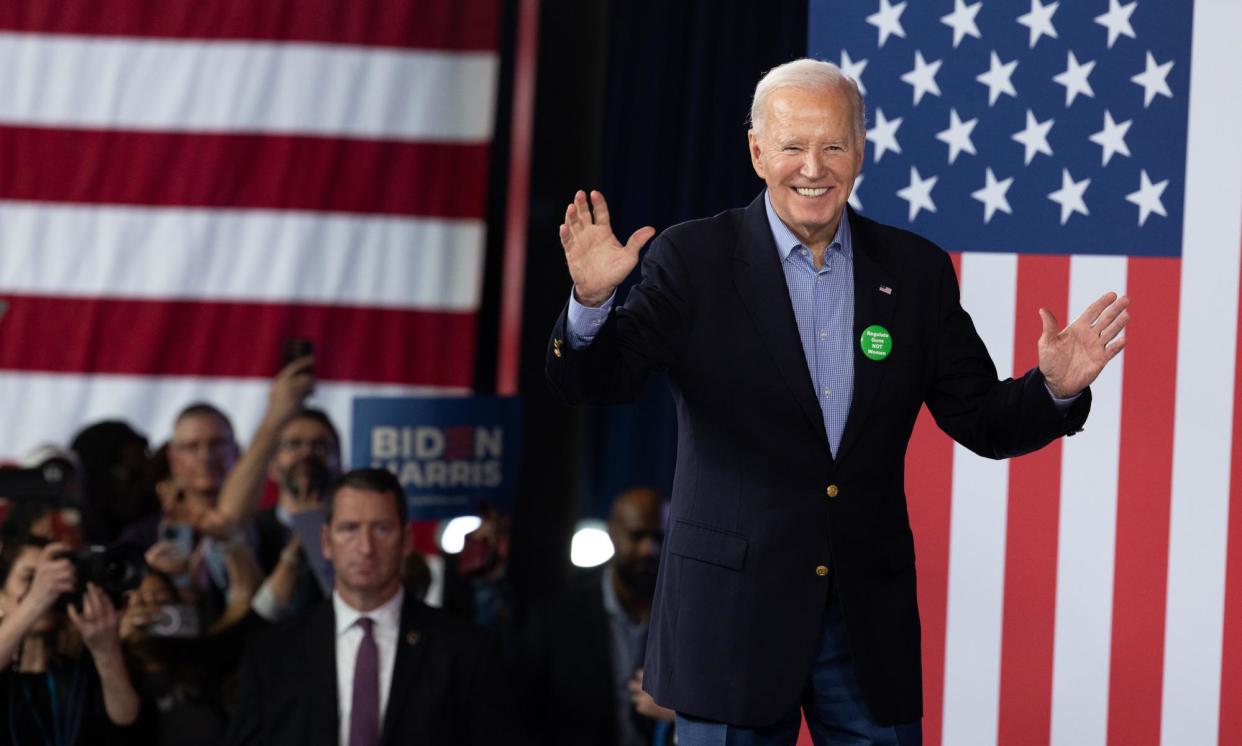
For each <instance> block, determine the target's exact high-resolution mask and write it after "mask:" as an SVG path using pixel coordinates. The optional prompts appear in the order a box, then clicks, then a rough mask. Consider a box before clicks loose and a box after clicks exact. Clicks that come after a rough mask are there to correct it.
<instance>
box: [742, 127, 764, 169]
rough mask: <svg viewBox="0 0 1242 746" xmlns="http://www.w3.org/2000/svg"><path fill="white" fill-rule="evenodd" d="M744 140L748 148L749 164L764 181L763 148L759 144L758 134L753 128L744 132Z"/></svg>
mask: <svg viewBox="0 0 1242 746" xmlns="http://www.w3.org/2000/svg"><path fill="white" fill-rule="evenodd" d="M746 142H747V144H748V145H749V149H750V165H751V166H753V167H754V169H755V174H756V175H757V176H758V177H759V178H760V179H763V180H765V181H766V180H767V177H766V176H764V175H763V172H764V168H763V148H762V147H761V146H760V144H759V136H758V135H756V134H755V131H754V130H753V129H752V130H750V131H749V132H747V133H746Z"/></svg>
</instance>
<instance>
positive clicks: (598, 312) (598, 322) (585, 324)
mask: <svg viewBox="0 0 1242 746" xmlns="http://www.w3.org/2000/svg"><path fill="white" fill-rule="evenodd" d="M616 298H617V291H616V290H614V291H612V295H610V296H608V300H606V301H604V302H603V304H602V305H601V306H600V307H599V308H591V307H590V306H584V305H582V304H581V303H579V302H578V298H577V294H576V293H574V291H572V290H571V291H569V313H568V314H567V315H566V321H565V337H566V338H567V339H568V340H569V348H570V349H572V350H581V349H583V348H585V347H587V346H588V345H590V344H591V342H592V341H593V340H594V339H595V335H596V334H598V333H599V328H600V327H601V326H603V325H604V322H605V321H607V320H608V312H609V311H611V310H612V303H613V301H614V300H616Z"/></svg>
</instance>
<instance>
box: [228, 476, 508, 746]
mask: <svg viewBox="0 0 1242 746" xmlns="http://www.w3.org/2000/svg"><path fill="white" fill-rule="evenodd" d="M405 520H406V510H405V493H404V491H403V490H402V489H401V485H400V483H399V482H398V481H397V478H396V477H395V476H393V475H392V473H391V472H388V471H385V470H383V469H356V470H354V471H351V472H349V473H347V474H345V475H344V476H343V477H341V479H340V481H339V483H338V484H337V486H336V488H335V489H334V490H333V492H332V494H331V497H330V499H329V501H328V503H327V525H326V526H325V527H324V531H323V537H322V545H323V547H322V548H323V553H324V556H325V557H327V558H328V559H329V561H331V563H332V567H333V570H334V572H335V590H334V591H333V594H332V598H331V599H330V600H329V601H327V602H325V603H324V604H323V605H322V606H320V607H319V609H318V610H317V611H316V612H314V613H313V614H311V615H310V616H308V617H303V618H300V619H298V620H295V621H293V622H291V623H289V624H287V625H284V626H278V627H274V628H271V629H269V630H265V631H264V633H263V634H261V635H259V636H258V637H257V639H255V640H254V641H253V644H252V646H251V648H250V650H249V651H248V652H247V654H246V658H245V660H244V661H243V664H242V669H241V672H240V673H239V675H238V684H237V696H236V707H235V712H234V716H233V719H232V722H231V723H230V725H229V731H228V735H227V737H226V739H225V742H226V743H228V744H233V745H240V744H255V745H258V744H262V745H263V746H279V745H280V744H287V745H288V746H294V745H295V744H296V745H297V746H316V745H319V746H337V745H338V744H339V746H377V744H405V743H425V744H449V743H452V744H495V743H522V742H524V739H523V737H522V734H521V731H520V729H519V727H518V725H517V723H516V718H515V715H514V714H513V712H512V710H513V707H512V702H511V699H510V697H511V692H508V691H506V690H505V689H504V687H503V686H502V682H503V678H502V675H501V670H500V660H499V654H498V652H497V651H496V649H495V647H494V646H493V645H492V643H491V641H490V639H489V638H488V636H487V635H485V634H484V633H483V632H482V631H480V630H478V629H477V628H475V627H474V626H473V625H471V624H469V623H467V622H464V621H460V620H457V619H456V618H455V617H452V616H450V615H448V614H446V613H445V612H442V611H439V610H437V609H432V608H430V607H428V606H426V605H425V604H423V603H422V601H420V600H418V599H416V598H414V597H413V596H411V595H407V594H406V593H405V592H404V590H403V588H402V583H401V565H402V558H403V557H404V554H405V541H406V538H405V537H406V530H405Z"/></svg>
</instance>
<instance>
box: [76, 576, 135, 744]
mask: <svg viewBox="0 0 1242 746" xmlns="http://www.w3.org/2000/svg"><path fill="white" fill-rule="evenodd" d="M68 614H69V621H70V622H72V623H73V626H74V627H76V628H77V630H78V634H80V635H81V636H82V642H83V643H84V644H85V645H86V648H87V650H89V651H91V658H93V659H94V661H95V670H96V671H98V672H99V680H100V683H101V684H102V685H103V687H102V688H103V698H104V709H105V710H106V711H107V713H108V719H109V720H111V721H112V722H114V723H116V724H118V725H128V724H130V723H132V722H134V721H135V720H137V719H138V710H139V707H140V705H139V701H138V692H136V691H135V690H134V685H133V683H132V682H131V681H130V678H129V674H128V672H127V671H126V669H125V659H124V657H123V656H122V655H121V634H120V627H121V615H120V613H118V612H117V609H116V606H115V605H114V604H113V603H112V599H110V598H108V594H106V593H104V592H103V590H102V589H101V588H100V587H99V586H97V585H95V584H94V583H87V584H86V592H85V593H84V594H82V607H81V610H78V609H75V608H74V607H73V605H72V604H70V605H69V608H68Z"/></svg>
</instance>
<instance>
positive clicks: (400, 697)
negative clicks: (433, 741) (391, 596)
mask: <svg viewBox="0 0 1242 746" xmlns="http://www.w3.org/2000/svg"><path fill="white" fill-rule="evenodd" d="M422 621H423V620H422V609H421V607H420V605H419V602H418V600H417V599H415V598H414V597H413V595H411V594H410V593H409V592H408V591H407V592H406V594H405V600H404V601H403V602H402V605H401V631H400V633H399V635H398V637H397V656H396V660H395V661H394V662H393V670H392V685H391V686H390V687H389V689H388V707H387V709H386V710H385V712H384V726H383V728H382V729H381V730H380V740H379V742H380V743H381V744H388V743H392V742H393V741H392V739H393V738H394V733H393V729H394V728H395V727H396V721H397V718H398V717H399V714H400V713H401V712H402V711H405V710H409V711H410V712H418V708H409V707H407V706H406V704H407V703H408V702H409V701H410V698H411V696H412V694H413V691H414V684H415V683H416V682H417V680H418V672H419V670H420V669H421V668H422V665H423V659H424V656H425V653H424V651H426V649H427V645H426V642H425V641H424V640H423V630H422V626H423V625H422Z"/></svg>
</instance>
